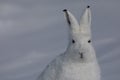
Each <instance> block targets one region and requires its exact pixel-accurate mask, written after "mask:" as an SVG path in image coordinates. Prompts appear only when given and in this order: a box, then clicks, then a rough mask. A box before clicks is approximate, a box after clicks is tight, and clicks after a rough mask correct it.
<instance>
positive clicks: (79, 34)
mask: <svg viewBox="0 0 120 80" xmlns="http://www.w3.org/2000/svg"><path fill="white" fill-rule="evenodd" d="M63 11H64V13H65V16H66V19H67V22H68V24H69V29H70V36H69V37H70V39H69V45H68V47H67V50H66V51H65V53H64V54H61V55H60V56H58V57H57V58H56V59H55V60H53V61H52V62H51V63H50V64H49V65H48V66H47V67H46V68H45V70H44V71H43V72H42V73H41V75H40V76H39V78H38V80H100V68H99V65H98V63H97V59H96V55H95V51H94V48H93V47H92V42H91V30H90V26H91V12H90V6H87V8H86V9H85V12H84V14H83V15H82V17H81V20H80V25H79V24H78V22H77V20H76V19H75V17H74V16H73V15H72V14H71V13H70V12H69V11H68V10H66V9H64V10H63Z"/></svg>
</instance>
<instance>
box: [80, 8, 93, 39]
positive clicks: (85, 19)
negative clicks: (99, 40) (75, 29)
mask: <svg viewBox="0 0 120 80" xmlns="http://www.w3.org/2000/svg"><path fill="white" fill-rule="evenodd" d="M80 32H81V33H82V34H84V35H86V36H89V37H91V11H90V6H87V8H86V9H85V12H84V13H83V15H82V16H81V19H80Z"/></svg>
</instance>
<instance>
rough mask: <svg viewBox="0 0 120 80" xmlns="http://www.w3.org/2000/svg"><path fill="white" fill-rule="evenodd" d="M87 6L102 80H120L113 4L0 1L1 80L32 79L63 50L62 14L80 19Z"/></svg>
mask: <svg viewBox="0 0 120 80" xmlns="http://www.w3.org/2000/svg"><path fill="white" fill-rule="evenodd" d="M88 3H89V4H90V5H91V9H92V34H93V45H94V47H95V49H96V53H97V57H98V60H99V63H100V66H101V69H102V80H120V76H119V75H120V58H119V57H120V34H119V33H120V15H119V14H120V10H119V8H120V5H119V4H120V1H118V0H106V1H105V0H99V1H98V0H96V1H95V0H92V1H88V0H75V1H73V0H69V1H68V0H59V1H58V0H9V1H8V0H0V80H34V79H36V77H37V76H38V75H39V74H40V72H41V71H42V70H43V69H44V68H45V66H46V65H47V64H48V63H49V62H50V61H51V60H52V59H54V58H55V56H57V55H59V54H61V53H63V52H64V51H65V49H66V47H67V44H68V40H67V38H68V35H67V34H68V32H67V31H68V26H67V24H66V21H65V18H64V16H63V12H62V10H63V9H64V8H67V9H68V10H70V11H71V12H72V13H73V14H74V15H75V16H76V18H77V19H78V20H79V19H80V18H79V17H77V16H80V15H81V14H82V12H83V10H84V9H85V7H86V5H87V4H88Z"/></svg>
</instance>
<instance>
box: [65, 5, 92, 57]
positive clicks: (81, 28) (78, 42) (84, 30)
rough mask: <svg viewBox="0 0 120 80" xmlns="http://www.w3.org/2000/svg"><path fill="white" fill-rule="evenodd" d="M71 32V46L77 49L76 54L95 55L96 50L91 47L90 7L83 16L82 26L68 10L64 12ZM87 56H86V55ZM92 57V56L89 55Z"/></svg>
mask: <svg viewBox="0 0 120 80" xmlns="http://www.w3.org/2000/svg"><path fill="white" fill-rule="evenodd" d="M63 11H64V12H65V16H66V19H67V22H68V24H69V30H70V40H69V41H70V42H69V44H70V45H69V46H71V47H72V49H75V52H76V51H77V52H76V53H87V52H89V53H93V52H94V49H93V48H92V45H91V29H90V26H91V12H90V7H89V6H88V7H87V8H86V10H85V12H84V13H83V15H82V16H81V20H80V24H79V23H78V22H77V20H76V18H75V17H74V16H73V14H71V13H70V12H69V11H68V10H66V9H65V10H63ZM84 55H85V54H84ZM81 56H82V55H81ZM89 56H90V55H89Z"/></svg>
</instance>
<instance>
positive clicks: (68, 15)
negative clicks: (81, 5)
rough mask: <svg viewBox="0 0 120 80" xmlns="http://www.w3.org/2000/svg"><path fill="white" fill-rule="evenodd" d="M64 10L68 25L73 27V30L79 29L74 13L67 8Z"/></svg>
mask: <svg viewBox="0 0 120 80" xmlns="http://www.w3.org/2000/svg"><path fill="white" fill-rule="evenodd" d="M63 12H65V16H66V19H67V22H68V25H69V26H70V28H71V29H72V31H73V32H78V31H79V24H78V22H77V20H76V18H75V17H74V16H73V14H72V13H70V12H69V11H68V10H67V9H64V10H63Z"/></svg>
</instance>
